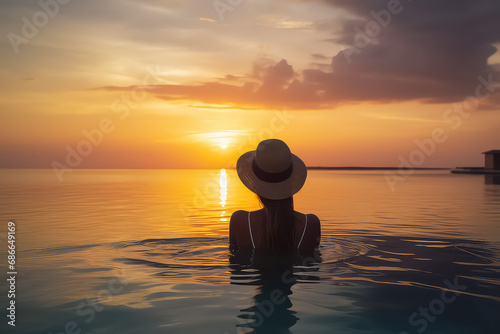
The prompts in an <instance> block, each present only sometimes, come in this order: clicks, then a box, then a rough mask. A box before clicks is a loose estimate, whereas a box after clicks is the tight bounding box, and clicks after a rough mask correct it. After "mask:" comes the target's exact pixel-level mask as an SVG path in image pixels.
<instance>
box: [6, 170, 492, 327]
mask: <svg viewBox="0 0 500 334" xmlns="http://www.w3.org/2000/svg"><path fill="white" fill-rule="evenodd" d="M392 172H393V173H397V171H392ZM385 173H386V172H384V171H330V170H310V171H309V173H308V179H307V181H306V184H305V186H304V188H303V189H302V190H301V191H300V192H299V193H298V194H297V195H296V196H295V197H294V203H295V209H296V210H298V211H301V212H304V213H314V214H316V215H317V216H318V217H319V218H320V220H321V224H322V241H321V245H320V247H319V248H318V249H317V250H315V251H311V252H307V253H294V254H261V253H260V252H255V251H248V250H240V251H236V252H231V251H230V250H229V248H228V238H227V236H228V227H229V219H230V216H231V213H232V212H234V211H235V210H239V209H243V210H258V209H259V202H258V200H257V197H256V195H254V194H253V193H251V192H250V191H248V190H247V189H246V188H245V187H244V186H243V185H242V184H241V183H240V182H239V180H238V177H237V175H236V172H235V171H234V170H230V169H228V170H225V169H222V170H73V171H72V172H71V173H66V174H65V175H64V179H63V181H62V182H60V181H59V180H58V178H57V176H56V175H55V174H54V172H53V171H52V170H0V184H1V193H0V219H1V221H2V224H1V226H2V230H0V237H1V238H0V241H1V242H0V256H1V257H2V261H1V262H0V263H1V264H2V270H3V271H4V276H5V277H7V278H10V277H11V276H14V281H15V284H14V290H15V297H14V296H9V293H8V292H9V289H10V290H12V288H13V287H12V284H11V282H12V280H11V281H7V284H2V291H1V297H0V303H1V307H2V309H4V310H5V311H4V313H5V315H6V316H4V317H3V320H2V323H1V324H0V328H2V330H1V331H2V333H5V332H7V333H11V332H12V333H44V334H49V333H52V334H56V333H57V334H60V333H89V334H94V333H95V334H97V333H220V334H230V333H273V334H277V333H307V334H313V333H356V334H357V333H377V334H385V333H397V334H408V333H411V334H413V333H485V334H487V333H498V332H499V329H498V328H499V327H500V317H499V316H498V315H499V314H500V185H498V184H495V183H496V182H494V181H495V180H491V179H489V178H485V177H484V176H482V175H454V174H450V173H449V171H432V170H430V171H415V172H414V173H413V174H412V175H407V176H405V177H404V178H402V179H400V180H399V182H398V183H397V184H395V185H393V186H391V185H390V184H389V183H388V181H387V177H386V175H385ZM9 222H11V224H10V226H9ZM11 226H14V230H15V231H14V232H15V234H13V233H10V235H14V236H15V239H14V240H15V242H11V243H9V234H8V232H9V227H11ZM10 238H11V240H12V239H13V238H12V237H10ZM12 244H14V245H15V262H14V267H12V268H9V267H8V266H9V263H8V259H9V258H8V251H9V245H12ZM11 254H12V252H11ZM11 259H12V257H11V258H10V260H11ZM8 272H15V274H12V275H11V274H7V273H8ZM5 282H6V281H5V280H4V283H5ZM11 301H14V302H15V311H14V313H15V322H14V323H15V327H14V326H12V325H9V324H8V322H9V321H12V318H9V317H8V316H9V314H12V312H11V311H10V310H6V309H7V308H8V307H9V305H10V303H11ZM4 328H5V330H4Z"/></svg>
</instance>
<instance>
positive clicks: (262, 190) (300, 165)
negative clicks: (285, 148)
mask: <svg viewBox="0 0 500 334" xmlns="http://www.w3.org/2000/svg"><path fill="white" fill-rule="evenodd" d="M255 153H256V151H250V152H247V153H244V154H243V155H242V156H241V157H240V158H239V159H238V162H237V163H236V171H237V173H238V176H239V178H240V180H241V182H242V183H243V184H244V185H245V187H247V188H248V189H249V190H250V191H252V192H254V193H255V194H257V195H259V196H260V197H264V198H268V199H275V200H276V199H284V198H288V197H291V196H293V195H295V194H296V193H297V192H298V191H299V190H300V189H301V188H302V186H303V185H304V183H305V182H306V178H307V167H306V165H305V164H304V162H303V161H302V160H301V159H300V158H299V157H298V156H296V155H295V154H293V153H292V164H293V170H292V174H291V175H290V177H289V178H287V179H286V180H284V181H281V182H276V183H274V182H266V181H262V180H261V179H259V178H258V177H257V176H256V175H255V173H254V171H253V168H252V163H253V161H254V159H255Z"/></svg>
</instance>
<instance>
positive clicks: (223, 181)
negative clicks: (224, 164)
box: [219, 169, 227, 222]
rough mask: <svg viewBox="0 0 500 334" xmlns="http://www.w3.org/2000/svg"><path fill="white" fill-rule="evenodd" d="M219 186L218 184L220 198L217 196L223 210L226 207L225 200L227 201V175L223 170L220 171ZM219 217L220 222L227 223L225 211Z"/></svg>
mask: <svg viewBox="0 0 500 334" xmlns="http://www.w3.org/2000/svg"><path fill="white" fill-rule="evenodd" d="M219 184H220V196H219V199H220V202H219V204H220V205H221V207H222V208H223V209H224V208H225V207H226V199H227V175H226V170H225V169H221V170H220V178H219ZM220 216H221V218H220V220H221V221H223V222H225V221H227V217H226V211H225V210H222V212H221V214H220Z"/></svg>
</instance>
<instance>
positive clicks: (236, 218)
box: [231, 210, 248, 221]
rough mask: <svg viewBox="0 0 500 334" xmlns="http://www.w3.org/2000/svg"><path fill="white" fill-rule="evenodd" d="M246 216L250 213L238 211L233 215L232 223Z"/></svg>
mask: <svg viewBox="0 0 500 334" xmlns="http://www.w3.org/2000/svg"><path fill="white" fill-rule="evenodd" d="M246 215H248V211H245V210H237V211H235V212H233V214H232V215H231V221H235V220H239V219H241V218H242V217H244V216H246Z"/></svg>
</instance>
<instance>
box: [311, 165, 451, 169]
mask: <svg viewBox="0 0 500 334" xmlns="http://www.w3.org/2000/svg"><path fill="white" fill-rule="evenodd" d="M307 169H311V170H399V169H407V168H406V167H319V166H313V167H307ZM412 169H414V170H450V169H451V168H441V167H413V168H412Z"/></svg>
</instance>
